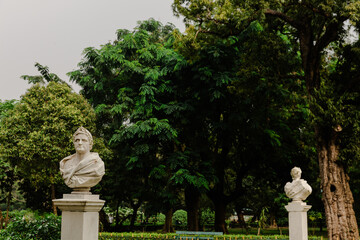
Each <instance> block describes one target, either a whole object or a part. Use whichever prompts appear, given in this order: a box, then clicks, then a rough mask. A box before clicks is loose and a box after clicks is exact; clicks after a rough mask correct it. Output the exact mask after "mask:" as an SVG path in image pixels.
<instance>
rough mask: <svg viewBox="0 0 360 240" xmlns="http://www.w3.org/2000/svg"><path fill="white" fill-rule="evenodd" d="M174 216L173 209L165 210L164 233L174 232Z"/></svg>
mask: <svg viewBox="0 0 360 240" xmlns="http://www.w3.org/2000/svg"><path fill="white" fill-rule="evenodd" d="M172 217H173V209H172V208H170V209H168V210H167V211H166V212H165V223H164V228H163V232H164V233H171V232H174V227H173V225H172Z"/></svg>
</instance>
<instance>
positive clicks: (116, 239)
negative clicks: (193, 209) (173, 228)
mask: <svg viewBox="0 0 360 240" xmlns="http://www.w3.org/2000/svg"><path fill="white" fill-rule="evenodd" d="M192 237H193V236H191V235H188V236H187V238H188V239H191V238H192ZM201 237H205V238H206V237H209V238H210V237H214V236H206V235H201ZM175 238H176V234H174V233H168V234H159V233H107V232H102V233H100V234H99V240H125V239H136V240H141V239H147V240H153V239H161V240H165V239H175ZM194 239H195V237H194ZM214 239H217V240H230V239H245V240H250V239H254V240H259V239H279V240H288V239H289V236H285V235H262V236H258V235H243V234H232V235H222V236H218V237H217V238H216V237H215V238H214ZM309 239H310V240H320V239H322V237H316V236H309Z"/></svg>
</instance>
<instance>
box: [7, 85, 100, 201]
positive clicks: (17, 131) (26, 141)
mask: <svg viewBox="0 0 360 240" xmlns="http://www.w3.org/2000/svg"><path fill="white" fill-rule="evenodd" d="M94 123H95V113H94V111H93V109H92V108H91V106H90V105H89V104H88V103H87V102H86V100H85V99H84V98H83V97H82V96H81V95H79V94H76V93H74V92H72V89H71V88H70V87H69V86H67V85H66V84H62V83H57V82H54V81H51V82H49V83H48V84H47V85H46V86H41V85H39V84H37V85H34V86H32V87H31V88H30V89H29V90H28V91H27V92H26V93H25V94H24V95H23V96H22V99H21V100H20V101H19V102H18V103H17V104H16V106H15V107H14V109H12V110H11V111H8V112H7V116H6V117H5V118H3V120H2V122H1V126H0V136H1V137H0V159H3V160H6V161H7V162H8V163H9V164H10V165H9V167H11V168H12V169H15V170H16V175H17V176H20V177H19V178H20V179H25V180H26V181H23V182H22V186H23V187H24V186H25V185H26V186H27V187H26V188H23V190H25V192H26V193H27V192H31V193H32V194H31V195H32V197H34V196H35V195H36V191H37V190H41V191H39V193H40V195H39V197H41V199H42V200H41V201H46V199H45V198H48V199H47V200H50V198H51V197H50V196H49V193H50V191H49V187H50V185H52V184H55V185H56V184H60V183H63V181H62V178H61V176H60V173H59V161H60V160H61V159H62V158H64V157H65V156H68V155H70V154H71V153H72V152H74V148H73V143H72V135H73V133H74V132H75V130H76V129H77V128H78V127H80V126H84V127H87V128H88V129H89V130H90V131H91V132H94V130H95V126H94ZM30 184H31V185H30ZM45 188H46V189H47V190H46V191H45V193H46V194H44V193H43V192H42V191H43V190H44V189H45ZM39 201H40V200H38V202H39Z"/></svg>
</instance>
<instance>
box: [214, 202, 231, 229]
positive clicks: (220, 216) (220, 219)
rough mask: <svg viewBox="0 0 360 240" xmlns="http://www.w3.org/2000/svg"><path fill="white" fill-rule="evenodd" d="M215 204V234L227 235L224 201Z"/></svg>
mask: <svg viewBox="0 0 360 240" xmlns="http://www.w3.org/2000/svg"><path fill="white" fill-rule="evenodd" d="M214 203H215V232H223V233H228V230H227V227H226V222H225V217H226V215H225V214H226V203H225V201H217V202H214Z"/></svg>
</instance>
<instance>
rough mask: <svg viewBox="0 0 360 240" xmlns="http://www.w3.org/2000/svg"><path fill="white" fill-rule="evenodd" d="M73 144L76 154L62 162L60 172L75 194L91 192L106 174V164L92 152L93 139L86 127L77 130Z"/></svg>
mask: <svg viewBox="0 0 360 240" xmlns="http://www.w3.org/2000/svg"><path fill="white" fill-rule="evenodd" d="M73 142H74V147H75V150H76V153H75V154H73V155H70V156H67V157H66V158H64V159H63V160H61V161H60V172H61V175H62V177H63V179H64V181H65V184H66V185H67V186H68V187H70V188H73V189H74V192H89V191H90V188H91V187H93V186H95V185H96V184H98V183H99V182H100V180H101V178H102V176H103V175H104V174H105V166H104V162H103V161H102V160H101V158H100V157H99V154H97V153H93V152H90V150H91V149H92V145H93V138H92V135H91V133H90V132H89V131H88V130H87V129H85V128H84V127H80V128H79V129H78V130H76V132H75V133H74V135H73Z"/></svg>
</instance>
